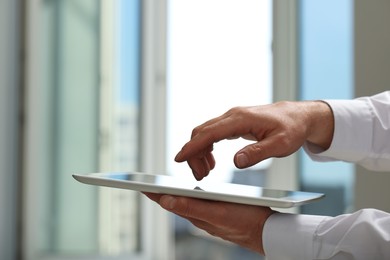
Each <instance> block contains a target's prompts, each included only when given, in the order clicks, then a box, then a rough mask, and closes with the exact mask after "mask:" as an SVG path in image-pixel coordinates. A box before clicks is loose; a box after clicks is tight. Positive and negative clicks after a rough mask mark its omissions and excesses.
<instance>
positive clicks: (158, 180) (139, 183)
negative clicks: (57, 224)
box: [73, 172, 324, 208]
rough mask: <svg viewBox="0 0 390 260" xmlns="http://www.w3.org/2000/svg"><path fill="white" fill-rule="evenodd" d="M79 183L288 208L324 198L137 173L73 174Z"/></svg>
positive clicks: (318, 195)
mask: <svg viewBox="0 0 390 260" xmlns="http://www.w3.org/2000/svg"><path fill="white" fill-rule="evenodd" d="M73 177H74V178H75V179H76V180H78V181H79V182H82V183H85V184H91V185H97V186H106V187H112V188H119V189H129V190H135V191H141V192H151V193H159V194H171V195H177V196H185V197H193V198H199V199H207V200H215V201H225V202H233V203H240V204H249V205H258V206H267V207H277V208H290V207H294V206H300V205H303V204H307V203H310V202H313V201H316V200H319V199H321V198H323V197H324V194H321V193H312V192H303V191H286V190H275V189H266V188H263V187H258V186H251V185H242V184H233V183H210V182H202V181H200V182H198V181H195V180H194V181H191V180H185V179H182V178H178V177H173V176H169V175H151V174H145V173H136V172H109V173H91V174H73Z"/></svg>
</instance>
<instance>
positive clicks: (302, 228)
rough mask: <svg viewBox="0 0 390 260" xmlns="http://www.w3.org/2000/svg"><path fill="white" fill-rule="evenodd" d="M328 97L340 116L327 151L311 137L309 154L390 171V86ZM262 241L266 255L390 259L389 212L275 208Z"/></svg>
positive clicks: (302, 259) (276, 259)
mask: <svg viewBox="0 0 390 260" xmlns="http://www.w3.org/2000/svg"><path fill="white" fill-rule="evenodd" d="M326 102H327V103H328V104H329V105H330V107H331V108H332V110H333V114H334V118H335V130H334V136H333V140H332V144H331V146H330V148H329V149H328V150H326V151H322V150H321V149H320V148H319V147H316V146H315V145H313V144H310V143H306V144H305V145H304V149H305V151H306V152H307V153H308V154H309V156H310V157H311V158H312V159H313V160H316V161H330V160H342V161H347V162H354V163H358V164H359V165H362V166H364V167H366V168H368V169H371V170H376V171H389V172H390V91H386V92H383V93H381V94H378V95H375V96H372V97H364V98H359V99H355V100H327V101H326ZM373 178H375V177H373ZM263 246H264V251H265V254H266V257H267V260H285V259H286V260H287V259H296V260H306V259H332V260H336V259H337V260H341V259H343V260H344V259H348V260H349V259H351V260H352V259H355V260H376V259H381V260H383V259H390V214H389V213H386V212H383V211H379V210H375V209H364V210H360V211H358V212H355V213H353V214H345V215H340V216H337V217H325V216H311V215H294V214H283V213H276V214H273V215H272V216H271V217H270V218H269V219H268V220H267V222H266V223H265V225H264V230H263Z"/></svg>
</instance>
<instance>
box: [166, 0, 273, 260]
mask: <svg viewBox="0 0 390 260" xmlns="http://www.w3.org/2000/svg"><path fill="white" fill-rule="evenodd" d="M167 42H168V50H167V60H168V63H167V64H168V67H167V70H168V73H167V75H168V78H167V94H168V97H167V106H168V111H167V116H168V125H167V131H168V137H167V139H168V142H167V143H168V146H167V149H168V153H167V154H168V157H167V167H168V172H169V173H170V174H172V175H175V176H179V177H182V178H190V179H193V176H192V174H191V171H190V169H189V167H188V166H187V164H186V163H183V164H178V163H175V162H174V160H173V158H174V156H175V154H176V153H177V152H178V151H179V150H180V149H181V146H182V145H183V144H184V143H185V142H187V141H188V140H189V138H190V135H191V131H192V129H193V128H194V127H195V126H197V125H199V124H201V123H203V122H204V121H206V120H209V119H211V118H214V117H216V116H219V115H221V114H222V113H224V112H226V111H227V110H228V109H230V108H232V107H234V106H250V105H259V104H266V103H270V102H272V93H273V91H272V49H271V45H272V1H268V0H267V1H264V0H245V1H241V0H236V1H225V0H208V1H199V0H170V1H169V5H168V40H167ZM247 144H248V142H247V141H245V140H234V141H233V140H232V141H229V142H220V143H217V144H215V146H214V155H215V157H216V161H217V163H216V168H215V169H214V170H213V172H212V173H211V174H210V175H209V176H208V177H207V178H205V179H204V180H202V182H205V181H206V182H207V181H211V182H212V181H223V182H232V181H234V182H241V183H247V184H249V183H248V180H249V179H251V178H252V179H251V180H252V181H253V182H252V183H257V184H258V185H265V181H266V180H265V174H262V173H265V172H266V171H267V169H268V167H269V165H270V161H265V162H263V163H260V164H259V165H257V166H255V167H253V168H251V169H247V170H246V173H240V172H241V171H239V170H238V169H237V168H236V167H235V166H234V164H233V155H234V153H235V152H237V151H238V150H239V149H240V148H242V147H243V146H245V145H247ZM174 221H175V234H176V243H175V244H176V258H177V259H217V258H218V257H219V258H221V259H237V258H239V257H242V256H243V255H245V258H246V259H259V256H258V255H256V254H254V253H253V252H249V251H246V250H243V249H241V248H239V247H237V246H233V245H230V244H226V243H222V242H221V241H219V240H216V239H214V238H211V237H210V236H207V235H205V234H204V233H203V232H199V230H198V229H196V228H194V227H193V226H192V225H190V224H189V223H188V222H187V221H185V220H183V219H181V218H178V217H175V218H174ZM194 234H195V235H194Z"/></svg>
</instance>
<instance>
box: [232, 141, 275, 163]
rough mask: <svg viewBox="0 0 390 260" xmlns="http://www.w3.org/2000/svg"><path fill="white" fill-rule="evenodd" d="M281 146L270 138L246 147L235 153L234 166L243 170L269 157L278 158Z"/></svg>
mask: <svg viewBox="0 0 390 260" xmlns="http://www.w3.org/2000/svg"><path fill="white" fill-rule="evenodd" d="M282 146H283V145H281V144H280V143H279V144H278V143H277V142H275V138H272V137H270V138H267V139H264V140H262V141H260V142H257V143H253V144H250V145H247V146H245V147H244V148H242V149H241V150H240V151H238V152H237V153H236V155H235V156H234V164H235V165H236V167H237V168H240V169H243V168H247V167H250V166H253V165H255V164H257V163H259V162H261V161H263V160H265V159H268V158H270V157H274V156H280V155H281V154H280V147H282Z"/></svg>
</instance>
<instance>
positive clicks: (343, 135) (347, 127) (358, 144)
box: [303, 98, 372, 162]
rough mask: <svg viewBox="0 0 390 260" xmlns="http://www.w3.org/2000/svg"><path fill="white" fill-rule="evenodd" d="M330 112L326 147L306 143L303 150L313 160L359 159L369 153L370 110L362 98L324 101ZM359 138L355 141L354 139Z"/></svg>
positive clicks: (370, 133) (370, 140) (351, 160)
mask: <svg viewBox="0 0 390 260" xmlns="http://www.w3.org/2000/svg"><path fill="white" fill-rule="evenodd" d="M325 102H326V103H328V104H329V106H330V107H331V109H332V111H333V115H334V121H335V122H334V123H335V124H334V126H335V128H334V134H333V140H332V143H331V145H330V147H329V149H328V150H326V151H324V150H321V148H319V147H318V146H316V145H314V144H312V143H309V142H306V143H305V144H304V146H303V148H304V149H305V151H306V153H307V154H308V155H309V156H310V157H311V159H313V160H315V161H334V160H342V161H346V162H359V161H360V160H362V159H364V158H365V157H366V156H367V154H369V148H370V147H371V142H372V138H370V137H371V136H372V113H371V108H370V106H369V104H368V102H367V100H366V99H364V98H362V99H354V100H325ZM354 129H359V131H354ZM357 140H359V141H357Z"/></svg>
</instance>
